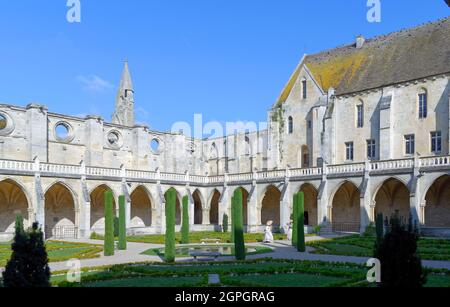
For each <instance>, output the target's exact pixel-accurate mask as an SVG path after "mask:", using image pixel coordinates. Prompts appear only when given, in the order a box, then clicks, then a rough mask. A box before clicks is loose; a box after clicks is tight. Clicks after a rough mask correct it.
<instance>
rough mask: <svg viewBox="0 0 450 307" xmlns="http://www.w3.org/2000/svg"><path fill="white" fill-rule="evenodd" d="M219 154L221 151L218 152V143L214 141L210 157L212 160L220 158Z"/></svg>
mask: <svg viewBox="0 0 450 307" xmlns="http://www.w3.org/2000/svg"><path fill="white" fill-rule="evenodd" d="M218 156H219V153H218V151H217V146H216V143H213V144H212V145H211V149H210V151H209V159H210V160H215V159H217V158H218Z"/></svg>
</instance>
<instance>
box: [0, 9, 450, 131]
mask: <svg viewBox="0 0 450 307" xmlns="http://www.w3.org/2000/svg"><path fill="white" fill-rule="evenodd" d="M366 3H367V0H345V1H341V0H315V1H310V0H109V1H108V0H81V4H82V9H81V13H82V15H81V18H82V19H81V23H74V24H71V23H68V22H67V20H66V13H67V10H68V8H67V7H66V0H51V1H48V0H14V1H11V0H0V37H1V45H0V46H1V49H0V67H1V69H0V102H2V103H10V104H15V105H20V106H25V105H26V104H28V103H29V102H39V103H41V104H45V105H47V106H48V108H49V110H50V111H51V112H56V113H63V114H69V115H79V116H84V115H87V114H96V115H102V116H103V117H104V118H105V119H106V120H108V121H109V120H110V118H111V114H112V112H113V108H114V102H115V95H116V91H117V86H118V83H119V79H120V74H121V71H122V66H123V60H124V58H128V59H129V62H130V69H131V73H132V77H133V82H134V87H135V92H136V93H135V100H136V111H137V120H138V121H139V122H141V123H146V124H148V125H150V127H151V128H153V129H158V130H163V131H166V130H170V128H171V125H172V123H174V122H176V121H188V122H192V121H193V114H194V113H202V114H203V117H204V121H210V120H217V121H221V122H224V121H233V122H234V121H238V120H242V121H257V122H258V121H265V120H266V118H267V110H268V109H269V108H270V106H271V105H272V104H273V103H274V101H275V100H276V98H277V97H278V95H279V93H280V92H281V90H282V88H283V86H284V84H285V83H286V82H287V80H288V78H289V76H290V75H291V73H292V72H293V70H294V68H295V66H296V65H297V63H298V61H299V60H300V58H301V57H302V55H303V54H304V53H314V52H317V51H320V50H322V49H325V48H332V47H335V46H338V45H342V44H347V43H351V42H353V40H354V38H355V36H356V35H358V34H363V35H364V36H366V37H372V36H375V35H379V34H384V33H388V32H392V31H395V30H399V29H402V28H405V27H411V26H415V25H419V24H422V23H424V22H428V21H432V20H435V19H438V18H442V17H445V16H448V15H449V12H450V9H449V8H448V7H447V6H446V5H445V3H444V1H443V0H434V1H423V0H416V1H411V0H381V3H382V22H381V23H368V22H367V20H366V13H367V10H368V8H367V6H366Z"/></svg>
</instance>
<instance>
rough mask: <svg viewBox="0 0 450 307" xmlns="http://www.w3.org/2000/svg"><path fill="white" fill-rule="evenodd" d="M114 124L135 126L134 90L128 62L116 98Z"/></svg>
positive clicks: (126, 61)
mask: <svg viewBox="0 0 450 307" xmlns="http://www.w3.org/2000/svg"><path fill="white" fill-rule="evenodd" d="M112 122H113V124H117V125H122V126H129V127H133V126H134V90H133V82H132V81H131V75H130V70H129V68H128V60H125V64H124V67H123V72H122V79H121V80H120V86H119V90H118V92H117V97H116V109H115V111H114V114H113V117H112Z"/></svg>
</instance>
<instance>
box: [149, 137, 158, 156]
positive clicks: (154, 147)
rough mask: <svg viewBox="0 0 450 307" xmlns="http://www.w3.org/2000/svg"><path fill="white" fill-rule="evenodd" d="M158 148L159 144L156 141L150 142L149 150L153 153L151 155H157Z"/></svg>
mask: <svg viewBox="0 0 450 307" xmlns="http://www.w3.org/2000/svg"><path fill="white" fill-rule="evenodd" d="M159 147H160V143H159V140H158V139H153V140H152V141H151V142H150V149H151V150H152V151H153V153H155V154H156V153H159V149H160V148H159Z"/></svg>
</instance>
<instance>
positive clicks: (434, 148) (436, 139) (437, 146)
mask: <svg viewBox="0 0 450 307" xmlns="http://www.w3.org/2000/svg"><path fill="white" fill-rule="evenodd" d="M441 150H442V133H441V131H436V132H432V133H431V152H433V153H440V152H441Z"/></svg>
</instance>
